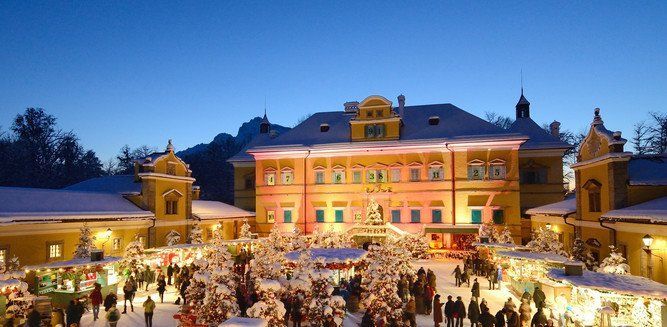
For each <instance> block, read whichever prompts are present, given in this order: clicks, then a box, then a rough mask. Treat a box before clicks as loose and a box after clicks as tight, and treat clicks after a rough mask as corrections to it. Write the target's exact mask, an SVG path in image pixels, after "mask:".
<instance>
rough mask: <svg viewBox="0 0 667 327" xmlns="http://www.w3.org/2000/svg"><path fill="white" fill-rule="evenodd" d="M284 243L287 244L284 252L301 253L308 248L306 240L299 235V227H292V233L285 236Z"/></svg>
mask: <svg viewBox="0 0 667 327" xmlns="http://www.w3.org/2000/svg"><path fill="white" fill-rule="evenodd" d="M285 242H286V243H287V247H288V249H286V251H288V252H289V251H301V250H304V249H306V248H308V243H307V242H306V238H305V237H304V236H303V235H302V234H301V230H300V229H299V227H297V226H294V228H293V229H292V233H291V234H288V235H286V238H285Z"/></svg>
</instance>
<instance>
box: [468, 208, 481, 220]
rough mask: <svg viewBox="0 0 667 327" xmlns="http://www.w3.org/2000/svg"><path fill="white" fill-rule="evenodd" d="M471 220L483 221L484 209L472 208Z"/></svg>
mask: <svg viewBox="0 0 667 327" xmlns="http://www.w3.org/2000/svg"><path fill="white" fill-rule="evenodd" d="M470 222H471V223H473V224H481V223H482V210H481V209H472V210H470Z"/></svg>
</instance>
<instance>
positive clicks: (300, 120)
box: [292, 113, 313, 128]
mask: <svg viewBox="0 0 667 327" xmlns="http://www.w3.org/2000/svg"><path fill="white" fill-rule="evenodd" d="M312 115H313V114H310V113H308V114H304V115H303V116H301V117H299V119H297V120H296V123H295V124H294V125H293V126H292V128H294V127H296V126H297V125H299V124H301V123H303V122H304V121H306V119H308V118H310V116H312Z"/></svg>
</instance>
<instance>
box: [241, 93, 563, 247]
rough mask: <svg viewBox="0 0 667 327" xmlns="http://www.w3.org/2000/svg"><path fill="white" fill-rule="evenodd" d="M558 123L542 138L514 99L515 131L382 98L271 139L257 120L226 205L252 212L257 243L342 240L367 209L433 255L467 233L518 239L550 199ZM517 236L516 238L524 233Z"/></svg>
mask: <svg viewBox="0 0 667 327" xmlns="http://www.w3.org/2000/svg"><path fill="white" fill-rule="evenodd" d="M558 128H559V123H557V122H554V123H552V125H551V129H552V130H551V133H549V132H547V131H545V130H544V129H543V128H541V127H540V126H539V125H537V124H536V123H535V122H534V121H533V120H532V119H531V118H530V103H529V102H528V100H526V98H525V97H524V96H523V92H522V94H521V97H520V100H519V102H518V103H517V104H516V121H515V122H514V124H513V125H512V126H511V127H510V128H509V129H503V128H501V127H498V126H496V125H494V124H491V123H489V122H487V121H485V120H483V119H481V118H479V117H476V116H474V115H472V114H470V113H468V112H466V111H465V110H463V109H461V108H458V107H456V106H454V105H452V104H448V103H445V104H434V105H414V106H407V105H406V104H405V97H404V96H403V95H400V96H399V97H398V106H394V105H393V103H392V102H391V101H389V100H388V99H386V98H384V97H382V96H369V97H367V98H366V99H364V100H363V101H361V102H347V103H345V104H344V107H343V108H342V110H337V111H331V112H318V113H315V114H313V115H312V116H310V117H309V118H308V119H306V120H305V121H303V122H302V123H300V124H299V125H297V126H296V127H294V128H293V129H291V130H289V131H287V132H285V133H283V134H281V135H277V134H276V133H274V132H273V131H272V130H271V124H270V122H269V120H268V119H267V117H266V115H265V116H264V119H263V121H262V124H261V126H260V134H259V135H258V136H257V137H256V138H254V139H253V140H252V141H251V142H250V143H249V144H248V146H247V147H246V148H245V149H243V150H242V151H241V152H240V153H238V154H237V155H235V156H234V157H232V158H230V159H229V162H231V163H232V164H233V165H234V168H235V169H234V171H235V180H234V182H235V183H234V185H235V186H234V191H235V205H236V206H238V207H241V208H243V209H246V210H249V211H255V212H256V226H257V231H258V232H259V233H260V234H264V235H266V233H268V232H269V230H270V229H271V228H272V227H273V225H277V226H278V227H280V228H281V229H282V230H285V231H290V230H292V229H294V228H295V227H296V228H299V229H300V230H301V231H305V232H306V233H311V232H312V231H313V230H315V229H318V230H323V229H329V228H333V229H336V230H341V231H352V230H353V228H354V226H356V225H358V223H360V222H362V221H363V220H364V219H365V216H366V212H365V208H366V206H367V204H368V203H369V201H370V200H371V199H374V200H375V201H377V203H378V204H379V205H380V207H381V210H382V215H383V217H384V220H385V221H386V222H388V223H390V224H389V226H392V228H398V229H400V230H402V231H405V232H410V233H416V232H421V231H423V232H425V233H426V234H428V235H429V238H430V240H431V245H432V246H433V247H436V248H462V247H465V246H466V244H468V243H470V240H471V239H472V237H471V236H472V235H474V234H476V233H477V230H478V227H479V224H481V223H482V222H486V221H491V222H493V223H494V224H496V225H497V226H499V227H500V226H508V227H509V228H510V229H511V231H512V234H513V236H514V238H515V240H516V242H520V241H521V240H522V239H526V238H529V237H530V223H525V222H522V220H524V219H522V215H523V214H524V213H525V210H527V209H529V208H532V207H536V206H540V205H544V204H548V203H551V202H555V201H558V200H559V199H562V196H563V194H564V187H563V183H562V180H563V160H562V158H563V154H564V152H565V151H566V150H568V149H569V148H571V147H570V145H568V144H566V143H563V142H561V141H560V140H559V138H558V133H559V131H558ZM526 227H527V228H526Z"/></svg>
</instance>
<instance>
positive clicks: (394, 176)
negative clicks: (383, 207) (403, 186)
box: [391, 168, 401, 183]
mask: <svg viewBox="0 0 667 327" xmlns="http://www.w3.org/2000/svg"><path fill="white" fill-rule="evenodd" d="M391 181H392V183H398V182H400V181H401V170H400V169H398V168H394V169H392V170H391Z"/></svg>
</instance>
